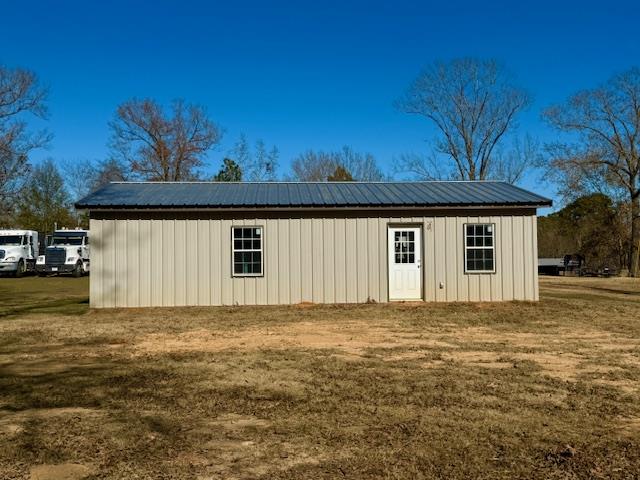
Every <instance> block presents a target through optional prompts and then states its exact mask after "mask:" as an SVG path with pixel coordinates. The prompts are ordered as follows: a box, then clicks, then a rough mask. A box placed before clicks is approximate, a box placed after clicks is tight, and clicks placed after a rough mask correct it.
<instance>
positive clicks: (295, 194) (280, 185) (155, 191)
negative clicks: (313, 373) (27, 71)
mask: <svg viewBox="0 0 640 480" xmlns="http://www.w3.org/2000/svg"><path fill="white" fill-rule="evenodd" d="M550 205H551V201H550V200H549V199H547V198H544V197H541V196H539V195H536V194H534V193H531V192H529V191H526V190H523V189H521V188H519V187H516V186H513V185H510V184H507V183H503V182H462V181H460V182H455V181H450V182H335V183H331V182H329V183H327V182H317V183H295V182H274V183H216V182H192V183H186V182H180V183H153V182H139V183H136V182H123V183H111V184H108V185H106V186H104V187H102V188H100V189H99V190H97V191H96V192H94V193H92V194H90V195H89V196H87V197H86V198H84V199H82V200H81V201H79V202H78V204H77V205H76V207H77V208H79V209H83V210H88V211H89V215H90V230H91V235H92V240H91V241H92V251H91V280H90V282H91V300H90V302H91V306H92V307H98V308H102V307H146V306H181V305H266V304H297V303H303V302H311V303H364V302H389V301H426V302H454V301H502V300H530V301H535V300H538V258H537V233H536V209H537V208H539V207H546V206H550Z"/></svg>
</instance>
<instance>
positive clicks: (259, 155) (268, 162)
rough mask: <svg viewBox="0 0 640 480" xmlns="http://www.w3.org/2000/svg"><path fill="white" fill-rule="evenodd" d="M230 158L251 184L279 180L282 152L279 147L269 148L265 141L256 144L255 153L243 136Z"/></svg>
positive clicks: (230, 153) (231, 152)
mask: <svg viewBox="0 0 640 480" xmlns="http://www.w3.org/2000/svg"><path fill="white" fill-rule="evenodd" d="M228 157H230V158H231V159H233V161H234V162H235V163H236V164H237V165H238V166H239V167H240V169H241V170H242V177H243V178H244V179H245V180H248V181H250V182H273V181H275V180H276V179H277V170H278V160H279V157H280V152H279V151H278V149H277V147H275V146H273V147H271V148H267V146H266V144H265V143H264V141H263V140H261V139H258V140H257V141H256V142H255V145H254V148H253V151H252V149H251V146H250V145H249V141H248V140H247V137H246V136H245V135H244V134H242V135H240V138H239V139H238V141H237V142H236V143H235V145H234V146H233V148H232V149H231V151H229V153H228Z"/></svg>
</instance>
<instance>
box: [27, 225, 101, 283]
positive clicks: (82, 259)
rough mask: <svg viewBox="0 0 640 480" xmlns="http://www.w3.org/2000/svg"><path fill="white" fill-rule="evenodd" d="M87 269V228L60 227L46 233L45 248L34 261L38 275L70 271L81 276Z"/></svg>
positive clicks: (86, 272)
mask: <svg viewBox="0 0 640 480" xmlns="http://www.w3.org/2000/svg"><path fill="white" fill-rule="evenodd" d="M89 270H90V264H89V230H82V229H79V228H77V229H75V230H67V229H62V230H56V231H55V232H53V234H52V235H47V248H46V249H45V252H44V255H40V256H39V257H38V260H37V262H36V271H37V272H38V273H39V274H40V275H43V276H44V275H48V274H51V273H53V274H60V273H70V274H72V275H73V276H74V277H81V276H82V275H86V274H88V273H89Z"/></svg>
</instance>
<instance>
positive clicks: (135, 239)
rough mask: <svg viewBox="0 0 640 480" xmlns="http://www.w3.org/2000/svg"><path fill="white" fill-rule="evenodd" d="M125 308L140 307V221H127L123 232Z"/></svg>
mask: <svg viewBox="0 0 640 480" xmlns="http://www.w3.org/2000/svg"><path fill="white" fill-rule="evenodd" d="M125 245H126V246H125V252H126V265H125V268H126V275H127V293H126V297H127V302H126V303H127V304H126V306H127V307H139V306H140V220H138V219H135V220H127V221H126V232H125Z"/></svg>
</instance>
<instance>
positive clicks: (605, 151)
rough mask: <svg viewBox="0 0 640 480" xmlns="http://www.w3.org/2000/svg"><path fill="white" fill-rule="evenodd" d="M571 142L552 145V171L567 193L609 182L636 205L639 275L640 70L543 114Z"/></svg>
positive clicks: (633, 256)
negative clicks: (566, 134) (576, 141)
mask: <svg viewBox="0 0 640 480" xmlns="http://www.w3.org/2000/svg"><path fill="white" fill-rule="evenodd" d="M544 117H545V118H546V120H547V121H548V122H549V123H550V124H551V125H553V126H554V127H556V128H557V129H559V130H561V131H563V132H567V133H568V134H570V135H571V137H570V138H571V139H572V140H578V142H579V143H575V142H571V141H568V142H566V143H556V144H554V145H551V146H550V152H551V155H550V157H549V167H550V169H551V171H554V172H556V178H557V179H559V180H561V181H562V182H564V184H565V186H566V187H567V188H568V189H571V188H588V186H589V184H590V183H591V184H596V185H597V184H598V183H602V184H608V185H611V186H613V187H614V188H617V189H621V190H622V191H624V192H626V200H627V201H628V202H629V203H630V204H631V208H630V216H631V246H630V255H629V257H630V261H629V262H630V264H629V271H630V273H631V275H633V276H638V275H640V69H639V68H633V69H631V70H629V71H627V72H625V73H622V74H619V75H616V76H614V77H612V78H611V79H610V80H609V81H608V82H607V83H605V84H604V85H602V86H600V87H598V88H595V89H593V90H585V91H582V92H580V93H577V94H576V95H574V96H573V97H571V98H570V99H569V100H568V101H567V102H566V103H564V104H561V105H555V106H552V107H550V108H548V109H547V110H546V111H545V112H544Z"/></svg>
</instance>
